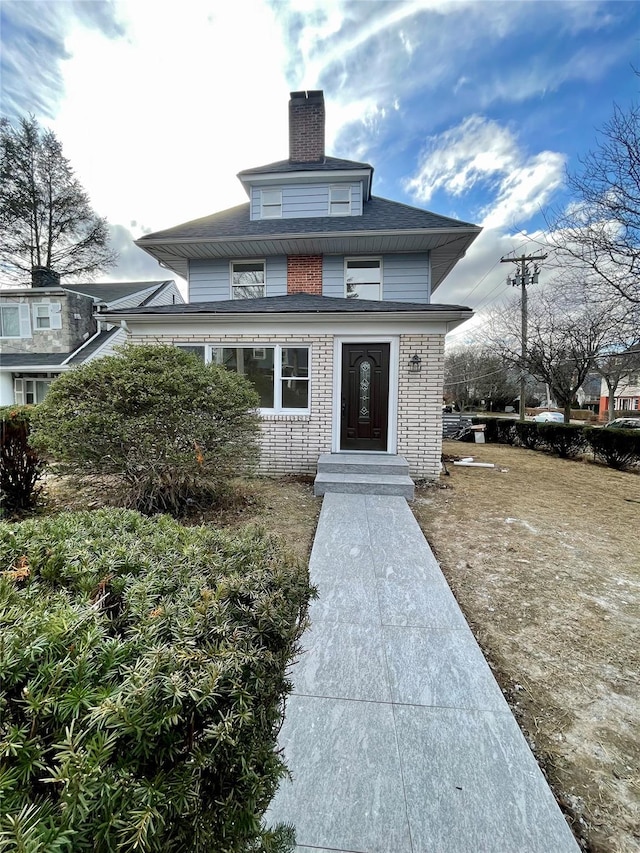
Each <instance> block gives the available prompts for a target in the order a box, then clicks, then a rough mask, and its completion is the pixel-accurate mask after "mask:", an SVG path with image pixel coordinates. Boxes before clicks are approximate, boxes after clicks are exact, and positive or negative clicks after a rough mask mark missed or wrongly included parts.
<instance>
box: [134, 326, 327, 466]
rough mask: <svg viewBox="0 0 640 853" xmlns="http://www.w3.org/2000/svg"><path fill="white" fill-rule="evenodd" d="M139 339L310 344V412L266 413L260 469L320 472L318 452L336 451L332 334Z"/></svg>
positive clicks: (137, 340)
mask: <svg viewBox="0 0 640 853" xmlns="http://www.w3.org/2000/svg"><path fill="white" fill-rule="evenodd" d="M129 340H130V341H131V343H134V344H149V343H164V344H186V343H200V344H201V343H203V342H204V343H220V344H225V343H226V342H228V344H229V345H231V344H233V343H237V344H242V343H251V344H255V345H256V346H267V345H269V344H283V345H286V344H289V345H291V344H292V343H296V344H301V345H307V346H310V347H311V412H310V414H301V415H268V414H267V415H263V417H262V437H261V455H260V471H261V473H264V474H315V472H316V466H317V462H318V456H319V455H320V454H321V453H329V452H330V451H331V408H332V404H331V398H332V393H333V336H332V335H296V337H295V341H292V339H291V338H290V337H287V336H286V335H270V336H265V335H218V336H216V337H215V338H213V337H212V338H210V339H209V340H208V341H203V338H202V335H200V336H195V335H172V336H168V335H164V336H158V335H156V336H146V335H145V336H137V335H132V336H131V337H130V339H129Z"/></svg>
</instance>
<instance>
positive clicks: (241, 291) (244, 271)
mask: <svg viewBox="0 0 640 853" xmlns="http://www.w3.org/2000/svg"><path fill="white" fill-rule="evenodd" d="M264 266H265V264H264V261H231V297H232V299H256V298H259V297H261V296H264V295H265V287H264V279H265V275H264Z"/></svg>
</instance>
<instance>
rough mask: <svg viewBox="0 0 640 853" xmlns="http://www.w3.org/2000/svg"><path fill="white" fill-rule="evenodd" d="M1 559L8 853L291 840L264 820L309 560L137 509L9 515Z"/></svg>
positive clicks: (230, 848)
mask: <svg viewBox="0 0 640 853" xmlns="http://www.w3.org/2000/svg"><path fill="white" fill-rule="evenodd" d="M0 566H2V571H1V573H0V619H1V621H2V628H1V630H0V636H1V638H2V641H1V642H0V791H1V794H2V796H1V797H0V801H1V803H2V806H1V807H0V849H2V850H11V851H13V850H16V851H17V850H21V851H34V853H35V851H38V853H55V851H73V853H82V851H92V853H94V851H105V853H106V851H132V850H135V851H142V853H151V851H153V853H156V851H157V853H160V851H163V853H165V851H186V850H188V851H195V853H200V851H202V853H204V851H207V853H211V851H216V852H217V853H237V851H248V850H251V851H255V850H275V849H283V848H282V847H281V846H279V845H280V843H281V841H282V837H280V839H279V840H278V839H277V838H275V837H274V836H273V835H272V834H268V833H265V832H264V831H263V830H262V828H261V818H262V815H263V813H264V811H265V809H266V808H267V806H268V804H269V801H270V800H271V798H272V796H273V794H274V792H275V789H276V787H277V784H278V780H279V779H280V778H281V777H282V775H283V774H284V772H285V768H284V766H283V763H282V761H281V758H280V757H279V755H278V753H277V751H276V736H277V732H278V730H279V727H280V725H281V722H282V713H283V702H284V698H285V695H286V694H287V692H288V691H289V689H290V684H289V682H288V681H287V678H286V673H285V670H286V667H287V664H288V662H289V661H290V660H291V658H292V656H293V655H294V653H295V651H296V650H297V642H298V639H299V637H300V635H301V632H302V629H303V628H304V624H305V618H306V617H305V614H306V609H307V604H308V600H309V597H310V595H311V594H312V590H311V589H310V587H309V584H308V577H307V572H306V570H305V569H303V568H302V567H301V566H300V565H298V564H297V563H296V562H295V561H294V560H293V559H292V558H290V557H288V556H287V555H286V554H284V553H283V552H282V549H281V547H280V546H279V545H278V543H277V542H276V541H275V540H274V539H272V538H270V537H268V536H267V535H265V534H263V533H260V532H259V531H251V530H248V531H245V532H242V533H240V534H238V535H237V536H234V537H230V536H229V535H226V534H223V533H221V532H216V531H214V530H211V529H207V528H204V527H195V528H184V527H182V526H180V525H179V524H178V523H177V522H175V521H173V520H171V519H169V518H168V517H166V516H159V517H156V518H145V517H143V516H141V515H139V514H138V513H136V512H133V511H128V510H100V511H97V512H95V513H89V512H83V513H64V514H61V515H59V516H57V517H54V518H45V519H33V520H29V521H23V522H21V523H19V524H14V525H9V524H6V523H0ZM287 849H289V848H288V847H287Z"/></svg>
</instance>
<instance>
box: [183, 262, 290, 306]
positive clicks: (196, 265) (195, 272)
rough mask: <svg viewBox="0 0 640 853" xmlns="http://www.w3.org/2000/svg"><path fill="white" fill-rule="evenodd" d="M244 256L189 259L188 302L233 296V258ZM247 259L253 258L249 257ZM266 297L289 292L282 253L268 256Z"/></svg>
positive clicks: (283, 294)
mask: <svg viewBox="0 0 640 853" xmlns="http://www.w3.org/2000/svg"><path fill="white" fill-rule="evenodd" d="M232 260H234V261H241V260H243V258H212V259H211V260H203V261H189V302H215V301H216V300H220V299H231V268H230V263H231V261H232ZM247 260H250V259H249V258H247ZM265 273H266V275H265V280H266V285H267V287H266V293H267V296H285V295H286V293H287V259H286V258H285V257H284V256H283V255H278V256H277V257H274V258H266V270H265Z"/></svg>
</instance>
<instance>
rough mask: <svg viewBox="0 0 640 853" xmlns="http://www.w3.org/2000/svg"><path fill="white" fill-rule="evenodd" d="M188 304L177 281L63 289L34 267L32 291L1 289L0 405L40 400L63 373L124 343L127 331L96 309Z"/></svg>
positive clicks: (52, 275)
mask: <svg viewBox="0 0 640 853" xmlns="http://www.w3.org/2000/svg"><path fill="white" fill-rule="evenodd" d="M183 301H184V300H183V299H182V296H181V295H180V292H179V291H178V289H177V287H176V285H175V282H174V281H172V280H171V281H138V282H127V283H107V284H64V285H61V284H60V280H59V277H58V276H56V274H55V273H53V272H52V271H51V270H45V269H43V268H36V269H34V271H33V274H32V286H31V287H24V288H22V287H21V288H13V287H12V288H3V289H0V405H2V406H7V405H12V404H14V403H16V404H22V403H39V402H41V401H42V400H43V399H44V397H45V395H46V393H47V390H48V388H49V385H50V384H51V382H52V381H53V379H55V377H56V376H58V375H59V374H60V373H63V372H65V371H66V370H69V369H70V368H72V367H74V366H75V365H77V364H82V363H83V362H86V361H91V360H92V359H94V358H98V357H99V356H102V355H107V354H108V353H109V352H112V351H113V347H114V346H116V345H117V344H119V343H123V342H124V340H125V339H126V331H125V330H124V329H123V328H121V327H120V326H119V325H118V326H114V325H112V324H108V323H105V322H104V321H96V319H95V316H94V315H95V312H96V310H107V309H110V308H127V307H133V306H143V305H173V304H175V303H181V302H183Z"/></svg>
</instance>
